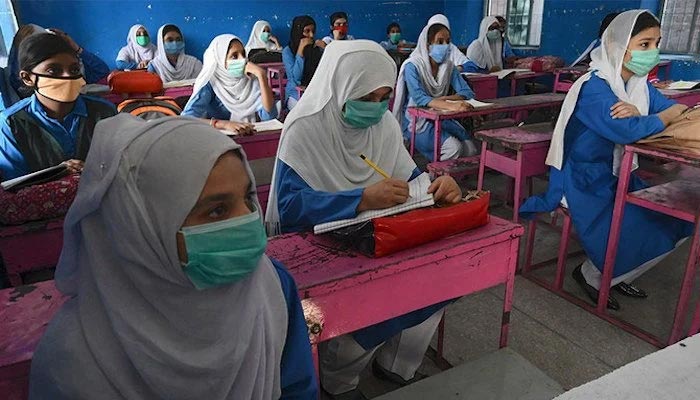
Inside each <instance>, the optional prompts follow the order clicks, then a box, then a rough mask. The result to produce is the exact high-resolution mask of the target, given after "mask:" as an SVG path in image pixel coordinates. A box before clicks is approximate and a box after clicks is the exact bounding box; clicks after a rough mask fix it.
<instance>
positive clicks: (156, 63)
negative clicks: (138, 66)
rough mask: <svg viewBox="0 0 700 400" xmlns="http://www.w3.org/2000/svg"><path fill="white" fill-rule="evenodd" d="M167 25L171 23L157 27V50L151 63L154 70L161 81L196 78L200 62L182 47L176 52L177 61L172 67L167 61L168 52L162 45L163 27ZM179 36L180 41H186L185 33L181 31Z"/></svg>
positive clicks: (200, 66)
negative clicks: (180, 37)
mask: <svg viewBox="0 0 700 400" xmlns="http://www.w3.org/2000/svg"><path fill="white" fill-rule="evenodd" d="M168 25H172V24H165V25H163V26H161V27H160V29H158V50H157V51H156V57H155V58H154V59H153V61H152V62H151V65H152V66H153V68H154V69H155V72H156V73H157V74H158V75H160V78H161V79H162V80H163V83H167V82H171V81H182V80H185V79H194V78H196V77H197V75H199V73H200V72H201V71H202V62H201V61H199V60H198V59H197V58H195V57H192V56H189V55H187V54H185V50H184V49H183V50H182V51H181V52H180V53H179V54H178V56H177V63H176V65H175V66H174V67H173V65H172V64H170V61H168V54H167V53H166V52H165V46H164V45H163V44H164V41H163V28H165V27H166V26H168ZM173 26H175V25H173ZM178 30H179V29H178ZM180 36H182V42H183V43H186V42H185V35H184V34H182V32H180Z"/></svg>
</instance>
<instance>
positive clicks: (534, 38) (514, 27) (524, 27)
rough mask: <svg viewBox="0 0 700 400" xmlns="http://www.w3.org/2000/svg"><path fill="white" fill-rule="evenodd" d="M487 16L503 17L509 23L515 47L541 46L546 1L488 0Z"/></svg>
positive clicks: (509, 34) (510, 35)
mask: <svg viewBox="0 0 700 400" xmlns="http://www.w3.org/2000/svg"><path fill="white" fill-rule="evenodd" d="M486 3H487V4H486V8H485V9H486V15H502V16H504V17H505V18H506V20H507V21H508V27H507V29H508V39H509V40H510V43H511V44H512V45H513V46H520V47H531V46H539V45H540V38H541V36H542V12H543V10H544V0H486Z"/></svg>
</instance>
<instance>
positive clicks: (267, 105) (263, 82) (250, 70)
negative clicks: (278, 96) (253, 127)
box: [245, 62, 277, 119]
mask: <svg viewBox="0 0 700 400" xmlns="http://www.w3.org/2000/svg"><path fill="white" fill-rule="evenodd" d="M245 72H246V74H250V75H253V77H254V79H257V80H258V85H259V86H260V96H261V97H262V106H263V108H264V109H265V111H267V113H268V114H271V113H272V111H273V110H275V96H274V95H273V94H272V89H270V84H269V83H268V82H267V72H266V71H265V70H264V69H262V68H260V67H259V66H258V65H257V64H254V63H251V62H249V63H247V64H246V66H245ZM276 115H277V111H276V110H275V116H276ZM272 118H274V117H272ZM269 119H271V118H269Z"/></svg>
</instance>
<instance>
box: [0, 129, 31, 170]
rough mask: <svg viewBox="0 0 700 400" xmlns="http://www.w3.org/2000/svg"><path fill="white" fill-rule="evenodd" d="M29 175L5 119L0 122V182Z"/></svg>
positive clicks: (25, 163)
mask: <svg viewBox="0 0 700 400" xmlns="http://www.w3.org/2000/svg"><path fill="white" fill-rule="evenodd" d="M28 173H29V166H28V165H27V162H26V161H25V160H24V156H23V155H22V153H21V152H20V151H19V148H18V147H17V143H16V141H15V136H14V134H13V133H12V128H10V125H9V124H8V123H7V119H6V118H1V121H0V181H6V180H8V179H14V178H17V177H19V176H22V175H26V174H28Z"/></svg>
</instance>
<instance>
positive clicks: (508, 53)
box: [503, 39, 516, 58]
mask: <svg viewBox="0 0 700 400" xmlns="http://www.w3.org/2000/svg"><path fill="white" fill-rule="evenodd" d="M508 57H516V55H515V52H514V51H513V47H512V46H511V45H510V40H508V39H506V40H504V41H503V58H508Z"/></svg>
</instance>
